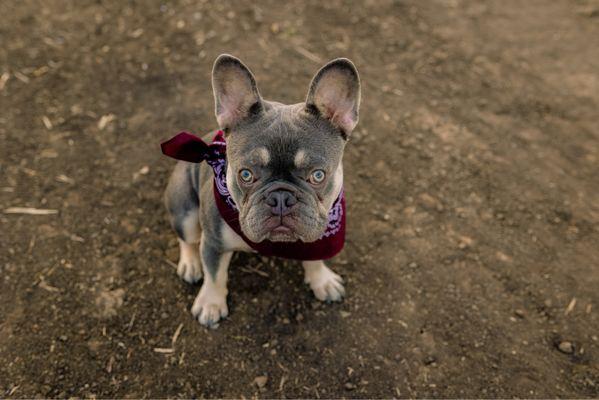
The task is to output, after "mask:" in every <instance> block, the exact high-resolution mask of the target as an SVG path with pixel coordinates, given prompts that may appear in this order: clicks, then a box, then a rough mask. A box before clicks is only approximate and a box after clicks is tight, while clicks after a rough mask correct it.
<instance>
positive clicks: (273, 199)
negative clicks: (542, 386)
mask: <svg viewBox="0 0 599 400" xmlns="http://www.w3.org/2000/svg"><path fill="white" fill-rule="evenodd" d="M296 203H297V198H296V197H295V196H294V195H293V193H291V192H290V191H288V190H275V191H273V192H270V193H269V194H268V197H267V198H266V204H267V205H269V206H270V212H271V213H272V214H273V215H279V216H281V217H284V216H285V215H287V214H289V213H290V212H291V209H292V208H293V206H294V205H295V204H296Z"/></svg>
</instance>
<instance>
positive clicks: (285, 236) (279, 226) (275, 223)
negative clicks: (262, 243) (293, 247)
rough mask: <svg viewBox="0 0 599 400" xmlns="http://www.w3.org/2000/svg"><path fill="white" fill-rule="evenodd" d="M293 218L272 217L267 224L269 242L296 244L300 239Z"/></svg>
mask: <svg viewBox="0 0 599 400" xmlns="http://www.w3.org/2000/svg"><path fill="white" fill-rule="evenodd" d="M296 225H297V223H296V221H295V219H294V218H293V217H287V216H286V217H282V218H281V217H271V218H268V219H267V220H266V222H265V228H266V230H267V232H268V235H267V236H268V240H270V241H272V242H294V241H296V240H298V239H299V236H298V234H297V229H296Z"/></svg>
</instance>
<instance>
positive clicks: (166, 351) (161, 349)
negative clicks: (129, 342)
mask: <svg viewBox="0 0 599 400" xmlns="http://www.w3.org/2000/svg"><path fill="white" fill-rule="evenodd" d="M154 351H155V352H156V353H160V354H172V353H174V352H175V349H173V348H170V349H166V348H164V347H154Z"/></svg>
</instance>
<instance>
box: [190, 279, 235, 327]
mask: <svg viewBox="0 0 599 400" xmlns="http://www.w3.org/2000/svg"><path fill="white" fill-rule="evenodd" d="M191 313H192V314H193V316H194V317H196V318H197V319H198V321H199V322H200V324H202V325H204V326H206V327H209V328H217V327H218V325H217V322H218V321H219V320H220V319H221V318H225V317H227V315H229V309H228V308H227V289H219V288H218V287H214V286H212V285H210V286H208V285H206V283H204V285H202V288H201V289H200V293H198V295H197V297H196V299H195V300H194V302H193V306H192V307H191Z"/></svg>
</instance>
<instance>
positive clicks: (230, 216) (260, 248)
mask: <svg viewBox="0 0 599 400" xmlns="http://www.w3.org/2000/svg"><path fill="white" fill-rule="evenodd" d="M226 146H227V144H226V142H225V137H224V134H223V131H218V132H217V133H216V135H215V136H214V139H213V140H212V143H210V144H207V143H206V142H204V141H203V140H202V139H200V138H198V137H197V136H194V135H192V134H189V133H187V132H181V133H179V134H178V135H176V136H174V137H172V138H171V139H169V140H167V141H166V142H164V143H162V144H161V145H160V147H161V148H162V153H163V154H165V155H167V156H169V157H172V158H175V159H177V160H182V161H187V162H192V163H200V162H202V161H206V162H207V163H208V165H210V167H212V170H213V171H214V199H215V201H216V206H217V207H218V211H219V213H220V215H221V217H222V218H223V219H224V220H225V222H226V223H227V225H229V226H230V227H231V229H233V230H234V231H235V233H237V234H238V235H239V236H241V238H242V239H243V240H244V241H245V242H246V243H247V244H248V246H250V247H251V248H252V249H253V250H255V251H257V252H258V253H260V254H262V255H264V256H276V257H282V258H289V259H294V260H304V261H310V260H325V259H327V258H331V257H333V256H334V255H336V254H337V253H339V252H340V251H341V249H342V248H343V245H344V243H345V196H344V193H343V189H341V192H340V193H339V196H338V197H337V199H335V201H334V202H333V205H332V207H331V209H330V210H329V215H328V217H329V218H328V223H327V228H326V230H325V231H324V233H323V234H322V236H321V237H320V238H319V239H318V240H316V241H314V242H302V241H300V240H298V241H295V242H271V241H269V240H264V241H262V242H260V243H255V242H252V241H251V240H249V239H248V238H247V237H246V236H245V234H244V233H243V232H242V231H241V226H240V224H239V210H238V208H237V205H236V204H235V201H234V200H233V197H231V194H230V193H229V189H228V188H227V176H226V172H227V152H226V149H227V147H226Z"/></svg>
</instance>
